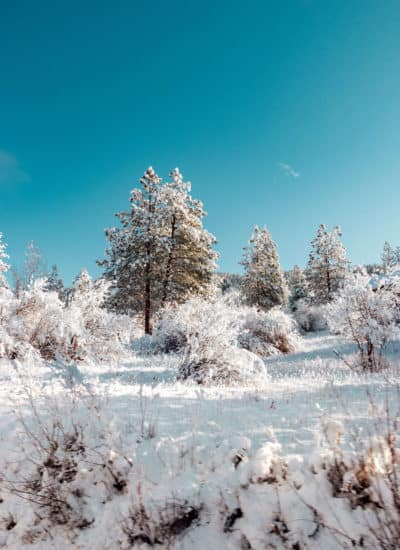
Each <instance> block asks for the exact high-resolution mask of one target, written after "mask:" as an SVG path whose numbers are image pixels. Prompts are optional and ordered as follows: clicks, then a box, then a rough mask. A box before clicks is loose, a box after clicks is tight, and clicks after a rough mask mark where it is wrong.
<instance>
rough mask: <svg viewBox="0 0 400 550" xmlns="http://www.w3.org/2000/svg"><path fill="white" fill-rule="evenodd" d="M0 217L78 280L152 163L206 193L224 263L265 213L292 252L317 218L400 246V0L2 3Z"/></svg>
mask: <svg viewBox="0 0 400 550" xmlns="http://www.w3.org/2000/svg"><path fill="white" fill-rule="evenodd" d="M0 8H1V17H0V232H2V233H3V234H4V238H5V241H6V242H7V243H8V244H9V247H8V251H9V253H10V255H11V262H12V263H13V264H15V265H19V264H20V263H21V261H22V258H23V253H24V247H25V245H26V243H27V242H28V241H30V240H34V241H35V242H36V244H37V245H38V246H39V247H40V248H41V249H42V251H43V253H44V255H45V258H46V261H47V263H48V265H49V266H51V265H52V264H53V263H56V264H58V266H59V269H60V271H61V274H62V275H63V276H64V277H65V280H66V281H67V283H69V282H70V281H71V279H72V278H73V276H74V275H75V274H76V273H78V272H79V270H80V269H81V268H82V267H86V268H87V269H89V271H90V272H91V273H92V274H94V275H97V274H99V273H100V271H99V269H98V268H97V267H96V264H95V260H96V259H99V258H102V257H103V254H104V249H105V246H106V241H105V238H104V228H105V227H109V226H113V225H116V224H117V220H116V218H115V217H114V214H115V212H117V211H119V210H124V209H127V208H128V207H129V202H128V200H129V195H130V191H131V189H132V188H133V187H135V186H136V185H137V184H138V180H139V178H140V176H141V175H142V173H143V172H144V171H145V169H146V168H147V166H150V165H151V166H153V167H154V168H155V170H156V171H157V172H158V173H159V175H160V176H162V177H164V178H167V176H168V173H169V172H170V171H171V169H173V168H174V167H175V166H178V167H179V168H180V169H181V171H182V172H183V174H184V176H185V178H186V179H189V180H190V181H191V182H192V194H193V196H194V197H195V198H198V199H201V200H202V201H203V203H204V206H205V210H206V211H207V212H208V216H207V218H206V219H205V222H204V223H205V226H206V227H207V229H209V230H210V231H211V232H213V233H214V234H215V236H216V237H217V239H218V250H219V252H220V254H221V257H220V260H219V267H220V270H223V271H232V272H238V271H239V270H240V266H239V265H238V262H239V261H240V258H241V254H242V248H243V246H245V245H246V242H247V240H248V238H249V236H250V234H251V231H252V228H253V226H254V225H255V224H257V225H266V226H267V227H268V229H269V230H270V232H271V234H272V237H273V239H274V240H275V242H276V243H277V245H278V251H279V254H280V258H281V263H282V266H283V267H284V268H285V269H289V268H291V267H292V266H293V265H294V264H300V265H302V266H304V265H305V263H306V261H307V256H308V253H309V242H310V240H311V239H312V238H313V237H314V235H315V233H316V230H317V227H318V225H319V224H320V223H326V224H328V225H329V226H332V225H334V224H340V225H341V226H342V230H343V241H344V243H345V245H346V247H347V250H348V256H349V258H350V259H351V260H352V261H353V262H354V263H364V262H374V261H377V260H378V259H379V256H380V253H381V249H382V246H383V242H384V241H385V240H389V241H391V242H392V243H393V244H394V245H397V244H400V216H399V205H400V181H399V174H400V32H399V28H400V2H398V0H396V1H391V0H385V1H384V2H378V1H377V0H374V1H370V0H343V1H342V0H334V1H331V0H326V1H323V2H322V1H320V0H318V1H313V0H292V1H288V0H279V1H278V0H277V1H274V2H272V1H267V0H259V1H258V0H248V1H246V2H239V1H237V0H202V1H201V2H200V1H195V0H193V1H187V0H182V1H178V0H170V1H169V2H165V1H159V0H153V1H152V2H138V1H135V0H129V1H119V0H113V1H102V0H95V1H90V0H79V1H76V0H68V1H65V0H58V1H57V2H54V1H53V0H52V1H42V0H37V1H36V2H32V1H31V0H27V1H22V0H0Z"/></svg>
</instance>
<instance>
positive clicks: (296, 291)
mask: <svg viewBox="0 0 400 550" xmlns="http://www.w3.org/2000/svg"><path fill="white" fill-rule="evenodd" d="M289 288H290V297H289V304H290V307H291V309H292V311H295V310H296V308H297V306H296V304H297V302H298V301H299V300H303V299H305V298H306V297H307V281H306V278H305V275H304V272H303V270H302V269H301V267H300V266H298V265H295V266H294V268H293V271H292V272H291V273H290V275H289Z"/></svg>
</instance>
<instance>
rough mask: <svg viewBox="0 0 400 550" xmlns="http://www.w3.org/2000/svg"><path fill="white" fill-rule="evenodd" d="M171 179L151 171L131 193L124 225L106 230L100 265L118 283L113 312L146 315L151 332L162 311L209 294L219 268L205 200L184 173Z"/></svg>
mask: <svg viewBox="0 0 400 550" xmlns="http://www.w3.org/2000/svg"><path fill="white" fill-rule="evenodd" d="M171 178H172V181H171V182H167V183H163V182H162V180H161V178H159V177H158V175H157V174H156V173H155V172H154V170H153V168H151V167H150V168H148V169H147V171H146V172H145V174H144V176H143V177H142V178H141V180H140V183H141V189H134V190H133V191H132V193H131V199H130V202H131V208H130V211H129V212H119V213H118V214H117V217H118V219H119V221H120V223H121V226H122V227H121V228H116V227H114V228H111V229H107V230H106V237H107V239H108V241H109V242H110V246H109V248H108V249H107V250H106V256H107V258H106V259H105V260H101V261H99V262H98V263H99V265H101V266H103V267H104V268H105V273H104V275H105V277H106V279H108V280H110V281H111V282H112V292H111V300H110V304H111V306H112V308H113V309H115V310H116V311H118V312H124V313H129V312H135V313H142V314H143V317H144V325H145V332H146V333H147V334H150V333H151V332H152V318H153V315H154V313H155V312H156V311H157V310H158V309H159V308H160V307H162V306H163V305H164V304H166V303H167V302H172V303H176V302H182V301H184V300H185V299H186V298H187V297H188V296H189V295H190V294H199V293H201V292H203V291H204V290H205V288H206V287H207V286H208V285H209V283H210V281H211V279H212V275H213V273H214V271H215V267H216V266H215V260H216V253H215V252H214V251H213V250H212V245H213V244H214V243H215V239H214V237H213V236H212V235H210V233H208V232H207V231H206V230H205V229H203V226H202V218H203V216H204V211H203V208H202V204H201V202H200V201H195V200H193V199H192V197H191V196H190V194H189V192H190V184H188V183H184V182H183V178H182V176H181V174H180V172H179V170H178V169H175V170H174V171H173V172H172V173H171Z"/></svg>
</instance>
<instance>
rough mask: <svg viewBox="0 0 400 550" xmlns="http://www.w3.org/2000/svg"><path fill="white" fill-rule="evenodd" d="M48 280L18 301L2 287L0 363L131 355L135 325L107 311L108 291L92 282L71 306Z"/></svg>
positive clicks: (87, 359)
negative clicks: (0, 360) (2, 360)
mask: <svg viewBox="0 0 400 550" xmlns="http://www.w3.org/2000/svg"><path fill="white" fill-rule="evenodd" d="M45 284H46V281H45V279H38V280H36V281H35V282H34V283H33V285H32V287H31V288H29V289H28V290H23V291H21V292H20V293H19V295H18V297H16V296H15V295H14V294H13V293H12V292H11V291H10V290H9V289H7V288H5V287H1V288H0V327H1V329H0V331H1V333H0V334H1V338H0V358H8V359H19V360H22V361H25V360H28V359H29V360H32V358H41V359H42V360H46V361H54V360H56V359H62V360H64V361H96V362H105V361H110V360H119V359H121V357H124V356H127V353H128V344H129V342H130V338H131V334H132V330H133V323H132V321H131V320H130V319H129V318H128V317H127V316H125V315H116V314H114V313H109V312H107V311H106V310H105V309H104V308H103V307H102V304H103V301H104V297H105V295H106V292H107V286H106V284H104V283H103V282H95V283H92V281H91V280H90V278H89V286H88V288H86V289H85V292H75V293H73V294H72V297H71V298H70V300H69V302H68V304H67V305H65V304H64V303H63V302H62V301H61V300H60V298H59V296H58V294H57V292H51V291H46V290H45Z"/></svg>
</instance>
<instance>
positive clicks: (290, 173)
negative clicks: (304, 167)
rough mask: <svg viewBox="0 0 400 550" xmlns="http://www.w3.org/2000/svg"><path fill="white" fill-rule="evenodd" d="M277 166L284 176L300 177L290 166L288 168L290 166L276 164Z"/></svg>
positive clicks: (281, 163)
mask: <svg viewBox="0 0 400 550" xmlns="http://www.w3.org/2000/svg"><path fill="white" fill-rule="evenodd" d="M278 166H279V168H280V169H281V170H282V171H283V172H284V173H285V174H286V176H290V177H291V178H298V177H300V172H297V171H296V170H295V169H294V168H293V167H292V166H290V164H285V163H284V162H278Z"/></svg>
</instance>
